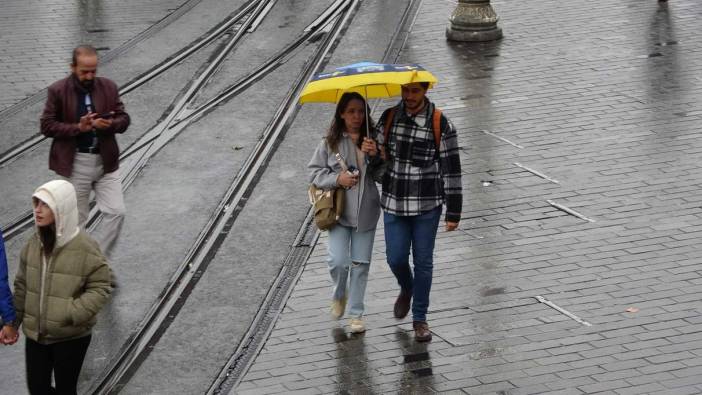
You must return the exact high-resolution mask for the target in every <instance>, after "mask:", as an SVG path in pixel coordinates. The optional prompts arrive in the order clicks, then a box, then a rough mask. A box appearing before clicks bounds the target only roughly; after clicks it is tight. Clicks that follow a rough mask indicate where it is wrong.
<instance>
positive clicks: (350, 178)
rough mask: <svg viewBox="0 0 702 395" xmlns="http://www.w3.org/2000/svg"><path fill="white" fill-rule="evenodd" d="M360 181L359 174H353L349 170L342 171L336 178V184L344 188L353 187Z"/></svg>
mask: <svg viewBox="0 0 702 395" xmlns="http://www.w3.org/2000/svg"><path fill="white" fill-rule="evenodd" d="M357 183H358V176H357V175H355V176H354V175H352V174H351V173H349V172H348V171H342V172H341V174H339V176H338V177H337V178H336V184H337V185H340V186H342V187H344V188H352V187H354V186H355V185H356V184H357Z"/></svg>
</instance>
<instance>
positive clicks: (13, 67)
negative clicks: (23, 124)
mask: <svg viewBox="0 0 702 395" xmlns="http://www.w3.org/2000/svg"><path fill="white" fill-rule="evenodd" d="M199 2H200V1H199V0H187V1H186V0H155V1H148V2H144V1H134V0H127V1H121V2H119V3H112V2H106V1H102V0H98V1H89V0H52V1H43V0H28V1H23V0H7V1H3V4H2V16H1V18H2V24H0V37H2V39H3V41H2V45H1V46H0V86H2V87H3V95H2V97H0V112H2V111H3V110H7V109H9V108H10V107H12V106H13V105H17V104H19V102H21V101H22V100H26V99H27V98H28V97H30V96H32V95H35V94H38V95H40V96H41V97H42V100H43V97H44V95H42V94H41V93H40V92H42V91H44V89H45V88H46V87H47V86H48V85H49V84H51V83H52V82H54V81H55V80H57V79H59V78H61V77H62V76H63V75H66V74H67V73H68V64H69V63H70V60H71V59H70V53H71V49H72V48H73V47H75V46H76V45H77V44H76V43H81V44H91V45H93V46H95V47H96V48H97V49H98V51H99V52H100V53H101V55H102V56H103V60H104V61H105V60H106V61H109V60H110V59H112V58H114V57H116V56H119V54H120V53H123V52H124V51H125V50H126V49H127V48H129V47H131V46H134V45H135V44H137V43H138V42H139V41H141V40H144V39H145V38H146V37H148V36H149V35H152V34H154V32H155V31H158V30H160V29H162V28H163V27H164V26H166V25H168V24H169V23H170V22H171V21H172V20H173V19H175V18H176V17H177V16H178V15H180V14H181V13H184V12H187V11H188V10H189V9H190V8H192V7H193V6H194V5H195V4H197V3H199ZM67 54H68V55H67Z"/></svg>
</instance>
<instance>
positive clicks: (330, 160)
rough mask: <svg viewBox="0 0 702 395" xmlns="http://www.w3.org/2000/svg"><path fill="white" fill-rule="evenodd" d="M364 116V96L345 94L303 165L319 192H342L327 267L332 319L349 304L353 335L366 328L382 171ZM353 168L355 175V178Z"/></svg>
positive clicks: (366, 108)
mask: <svg viewBox="0 0 702 395" xmlns="http://www.w3.org/2000/svg"><path fill="white" fill-rule="evenodd" d="M368 113H369V109H368V105H367V104H366V101H365V99H364V98H363V96H361V95H360V94H358V93H354V92H347V93H344V94H343V95H342V96H341V99H340V100H339V103H338V105H337V107H336V112H335V114H334V120H333V121H332V125H331V127H330V128H329V132H328V133H327V136H326V137H325V138H324V139H323V140H322V141H321V142H320V143H319V146H318V147H317V150H316V151H315V153H314V156H313V157H312V160H311V161H310V162H309V164H308V165H307V167H308V169H309V171H310V182H312V184H314V185H315V186H316V187H317V188H321V189H324V190H331V189H335V188H345V196H344V209H343V214H342V216H341V218H339V221H338V222H337V224H336V225H334V227H332V228H331V229H330V230H329V240H328V248H327V263H328V265H329V273H330V274H331V278H332V281H333V283H334V289H333V295H332V304H331V315H332V318H334V319H340V318H341V317H342V316H343V315H344V311H345V310H346V302H347V300H348V302H349V311H348V313H349V316H350V318H351V320H350V329H351V332H353V333H360V332H364V331H365V330H366V328H365V324H364V322H363V311H364V303H363V299H364V295H365V292H366V283H367V281H368V270H369V268H370V261H371V253H372V250H373V238H374V236H375V228H376V224H377V222H378V217H379V216H380V197H379V194H378V188H377V187H376V185H375V181H374V180H375V179H378V178H379V177H380V176H381V175H382V172H384V170H385V168H384V165H383V161H382V159H380V155H378V149H377V145H376V143H375V140H373V139H372V138H371V136H368V135H367V131H369V129H368V125H372V124H373V122H372V121H371V120H370V118H369V116H368ZM371 131H372V130H371ZM346 168H348V169H351V170H352V171H347V170H346ZM353 170H358V172H357V173H356V174H355V175H354V171H353Z"/></svg>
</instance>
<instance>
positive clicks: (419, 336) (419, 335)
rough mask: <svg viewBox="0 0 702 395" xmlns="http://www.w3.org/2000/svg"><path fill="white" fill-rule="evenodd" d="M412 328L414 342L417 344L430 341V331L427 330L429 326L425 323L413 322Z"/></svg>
mask: <svg viewBox="0 0 702 395" xmlns="http://www.w3.org/2000/svg"><path fill="white" fill-rule="evenodd" d="M412 327H413V328H414V340H416V341H418V342H430V341H431V331H430V330H429V324H427V323H426V322H425V321H413V322H412Z"/></svg>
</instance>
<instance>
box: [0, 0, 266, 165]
mask: <svg viewBox="0 0 702 395" xmlns="http://www.w3.org/2000/svg"><path fill="white" fill-rule="evenodd" d="M260 1H261V0H250V1H249V2H248V3H245V4H244V5H243V6H242V7H241V8H240V9H239V10H237V11H235V13H234V14H233V15H232V16H230V17H228V18H227V19H225V20H224V21H222V22H221V23H219V25H217V26H216V27H215V28H214V29H212V30H211V31H210V32H209V33H207V34H205V35H204V36H202V37H200V38H198V39H197V40H195V41H194V42H192V43H190V45H188V46H186V47H185V48H183V49H182V50H180V51H178V52H176V53H175V54H174V55H172V56H170V57H169V58H168V59H166V60H164V61H163V62H161V63H159V64H157V65H156V66H154V67H152V68H151V69H150V70H148V71H146V72H145V73H143V74H141V75H139V76H137V77H136V78H134V79H133V80H131V81H129V82H127V83H126V84H125V85H124V86H122V87H120V89H119V94H120V96H124V95H127V94H128V93H130V92H132V91H134V90H135V89H137V88H139V87H140V86H142V85H144V84H145V83H147V82H149V81H151V80H152V79H154V78H156V77H158V76H159V75H161V74H163V73H165V72H166V71H168V70H170V69H172V68H173V67H174V66H176V65H177V64H178V63H180V62H182V61H184V60H185V59H187V58H189V57H190V56H192V55H193V54H194V53H196V52H197V51H199V50H200V49H202V48H204V47H206V46H207V45H209V44H211V43H212V42H214V41H215V40H217V39H218V38H220V37H221V36H222V35H224V34H225V33H227V31H229V29H231V28H232V27H234V26H235V25H236V24H237V23H239V22H240V21H241V19H242V18H243V17H244V16H246V14H248V13H249V12H250V11H251V10H252V9H253V7H255V6H256V5H257V4H258V3H260ZM268 3H269V4H272V3H273V1H270V2H268ZM190 8H192V7H190ZM188 9H189V8H188ZM46 139H47V138H46V137H44V136H43V135H41V134H37V135H35V136H33V137H31V138H30V139H28V140H25V141H23V142H22V143H20V144H18V145H16V146H14V147H12V148H10V149H9V150H8V151H6V152H4V153H3V154H2V156H0V166H4V165H6V164H8V163H10V162H12V161H13V160H15V159H17V158H19V157H21V156H22V155H24V154H26V153H28V152H30V151H31V150H32V149H34V148H36V147H37V145H39V144H40V143H42V142H43V141H44V140H46Z"/></svg>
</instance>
